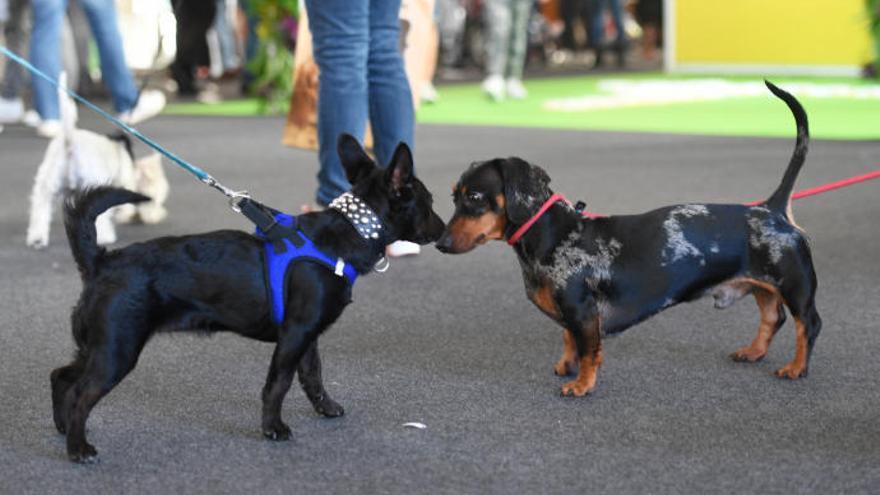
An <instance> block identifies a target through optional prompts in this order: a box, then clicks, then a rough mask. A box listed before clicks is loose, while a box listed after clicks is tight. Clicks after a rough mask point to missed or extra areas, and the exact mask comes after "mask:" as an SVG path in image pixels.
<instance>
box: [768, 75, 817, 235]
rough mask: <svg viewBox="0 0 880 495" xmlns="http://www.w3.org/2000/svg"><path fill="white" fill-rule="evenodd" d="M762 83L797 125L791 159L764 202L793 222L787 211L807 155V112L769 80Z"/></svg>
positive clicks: (808, 129) (808, 140)
mask: <svg viewBox="0 0 880 495" xmlns="http://www.w3.org/2000/svg"><path fill="white" fill-rule="evenodd" d="M764 84H766V85H767V87H768V88H769V89H770V91H771V92H772V93H773V94H774V95H776V96H777V97H778V98H779V99H781V100H782V101H784V102H785V104H786V105H788V108H789V109H790V110H791V113H792V114H793V115H794V121H795V124H796V125H797V141H796V142H795V146H794V153H792V155H791V161H789V163H788V168H787V169H786V170H785V175H783V176H782V182H781V183H780V184H779V187H777V188H776V190H775V191H773V194H771V195H770V198H769V199H768V200H767V202H766V203H765V204H766V205H767V207H768V208H770V209H771V210H774V211H781V212H783V213H785V214H786V216H788V217H789V218H788V219H789V221H791V222H794V219H792V218H791V215H790V213H789V212H790V210H789V207H790V206H791V191H792V190H793V189H794V182H795V180H797V176H798V173H799V172H800V171H801V167H802V166H803V165H804V160H805V159H806V157H807V146H808V145H809V143H810V127H809V124H808V123H807V112H805V111H804V107H802V106H801V104H800V102H798V101H797V99H796V98H795V97H794V96H792V95H791V94H789V93H787V92H786V91H783V90H781V89H779V88H778V87H776V86H775V85H774V84H773V83H771V82H770V81H767V80H765V81H764Z"/></svg>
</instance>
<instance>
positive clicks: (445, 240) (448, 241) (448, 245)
mask: <svg viewBox="0 0 880 495" xmlns="http://www.w3.org/2000/svg"><path fill="white" fill-rule="evenodd" d="M435 246H436V247H437V249H439V250H440V252H441V253H449V252H450V251H452V236H451V235H449V232H444V233H443V235H442V236H440V239H439V240H437V243H436V244H435Z"/></svg>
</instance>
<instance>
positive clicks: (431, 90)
mask: <svg viewBox="0 0 880 495" xmlns="http://www.w3.org/2000/svg"><path fill="white" fill-rule="evenodd" d="M439 99H440V93H438V92H437V88H435V87H434V85H433V84H432V83H430V82H427V83H425V84H424V86H422V101H423V102H425V103H437V100H439Z"/></svg>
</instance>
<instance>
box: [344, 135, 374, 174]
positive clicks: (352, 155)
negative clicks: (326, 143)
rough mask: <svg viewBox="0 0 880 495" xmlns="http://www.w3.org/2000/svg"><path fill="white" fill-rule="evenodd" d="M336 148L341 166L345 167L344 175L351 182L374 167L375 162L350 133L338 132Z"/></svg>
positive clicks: (368, 172)
mask: <svg viewBox="0 0 880 495" xmlns="http://www.w3.org/2000/svg"><path fill="white" fill-rule="evenodd" d="M336 149H337V151H338V152H339V160H340V161H341V162H342V168H344V169H345V176H346V177H347V178H348V182H350V183H352V184H354V183H356V182H358V181H359V180H361V179H363V178H364V177H366V176H368V175H369V174H370V172H372V171H373V169H375V168H376V163H375V162H373V159H372V158H370V156H369V155H367V152H366V151H364V148H363V147H361V143H359V142H358V140H357V138H355V137H354V136H352V135H351V134H340V135H339V140H338V141H337V143H336Z"/></svg>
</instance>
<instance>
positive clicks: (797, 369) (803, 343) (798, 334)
mask: <svg viewBox="0 0 880 495" xmlns="http://www.w3.org/2000/svg"><path fill="white" fill-rule="evenodd" d="M794 328H795V352H794V359H793V360H792V361H791V362H790V363H788V364H786V365H785V366H783V367H782V368H779V369H778V370H776V376H778V377H780V378H788V379H789V380H797V379H798V378H800V377H802V376H804V375H805V374H806V372H807V327H806V326H804V322H803V320H801V319H800V318H795V319H794Z"/></svg>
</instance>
